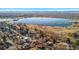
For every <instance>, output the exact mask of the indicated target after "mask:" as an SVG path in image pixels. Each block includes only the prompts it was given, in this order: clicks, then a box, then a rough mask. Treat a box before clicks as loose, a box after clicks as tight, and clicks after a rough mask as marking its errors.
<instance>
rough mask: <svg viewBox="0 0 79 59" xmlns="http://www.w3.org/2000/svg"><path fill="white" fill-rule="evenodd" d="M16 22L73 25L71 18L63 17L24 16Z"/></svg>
mask: <svg viewBox="0 0 79 59" xmlns="http://www.w3.org/2000/svg"><path fill="white" fill-rule="evenodd" d="M16 23H23V24H38V25H48V26H69V25H71V20H69V19H63V18H41V17H32V18H23V19H19V20H18V21H16Z"/></svg>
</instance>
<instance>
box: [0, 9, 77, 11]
mask: <svg viewBox="0 0 79 59" xmlns="http://www.w3.org/2000/svg"><path fill="white" fill-rule="evenodd" d="M0 11H79V8H0Z"/></svg>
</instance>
